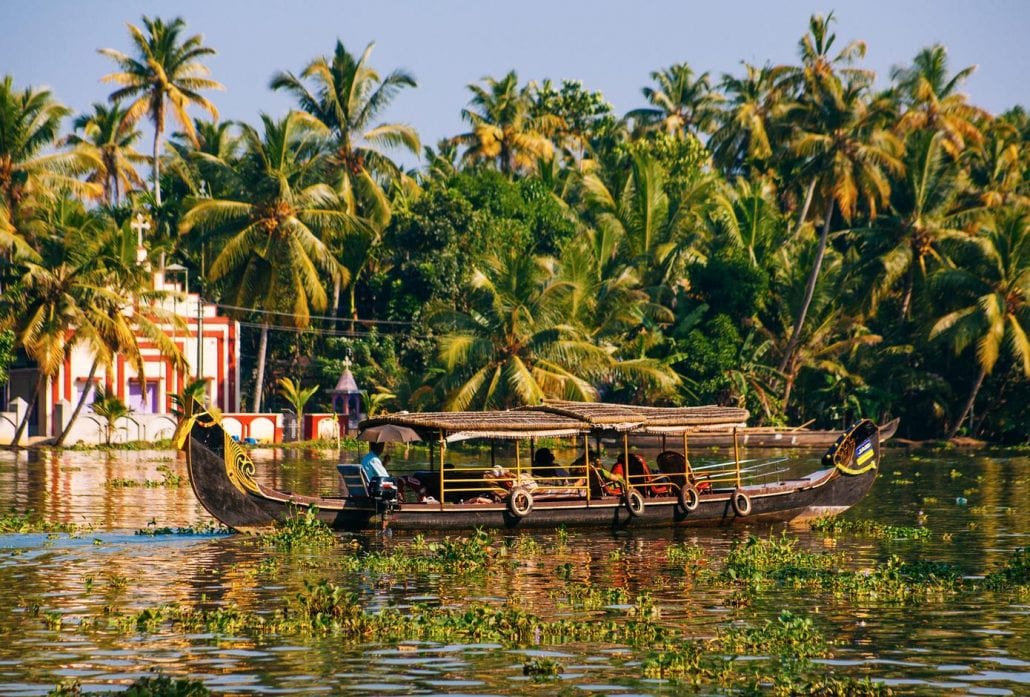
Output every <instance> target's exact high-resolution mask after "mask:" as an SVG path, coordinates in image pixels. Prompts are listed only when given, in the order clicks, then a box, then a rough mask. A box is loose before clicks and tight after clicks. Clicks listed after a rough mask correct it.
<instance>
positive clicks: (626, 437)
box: [622, 431, 633, 494]
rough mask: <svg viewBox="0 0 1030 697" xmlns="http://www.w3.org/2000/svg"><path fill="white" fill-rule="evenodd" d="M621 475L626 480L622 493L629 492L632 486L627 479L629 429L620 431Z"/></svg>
mask: <svg viewBox="0 0 1030 697" xmlns="http://www.w3.org/2000/svg"><path fill="white" fill-rule="evenodd" d="M622 476H623V478H624V479H625V480H626V489H627V491H624V492H622V493H624V494H629V491H628V490H629V489H632V488H633V484H632V483H631V482H630V479H629V431H623V432H622Z"/></svg>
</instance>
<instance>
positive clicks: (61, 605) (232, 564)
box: [0, 450, 1030, 695]
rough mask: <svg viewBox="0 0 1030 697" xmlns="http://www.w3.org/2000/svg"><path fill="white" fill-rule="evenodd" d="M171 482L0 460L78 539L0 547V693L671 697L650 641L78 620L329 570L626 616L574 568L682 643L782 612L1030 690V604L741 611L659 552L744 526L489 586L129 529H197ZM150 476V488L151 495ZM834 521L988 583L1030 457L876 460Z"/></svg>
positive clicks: (284, 479)
mask: <svg viewBox="0 0 1030 697" xmlns="http://www.w3.org/2000/svg"><path fill="white" fill-rule="evenodd" d="M762 454H763V455H764V453H762ZM401 455H402V454H401V453H398V454H397V455H396V456H395V462H394V468H395V469H402V468H403V466H404V465H403V461H404V458H403V457H402V456H401ZM320 457H322V456H319V455H318V454H314V453H300V452H294V453H287V454H286V455H283V454H282V453H278V452H277V451H256V452H255V459H256V460H257V461H258V477H259V479H260V480H261V481H263V482H264V483H266V484H269V485H271V486H277V487H280V488H283V489H290V490H294V491H299V492H309V493H316V492H320V493H327V492H336V491H339V489H340V487H339V483H338V482H337V479H336V473H335V461H330V460H327V459H320ZM420 457H422V458H424V457H425V454H424V452H419V451H412V452H410V453H409V458H410V459H413V460H417V459H418V458H420ZM465 457H466V458H469V459H478V460H480V461H482V460H484V459H485V460H488V459H489V457H490V454H489V452H488V451H474V452H471V453H468V454H467V455H466V456H465ZM703 457H707V458H708V459H709V460H713V461H714V460H717V459H718V458H719V457H720V456H719V455H718V454H716V453H695V459H696V460H700V459H701V458H703ZM814 458H815V456H814V455H813V456H812V457H811V458H810V460H809V462H812V461H814ZM559 459H560V460H561V459H562V458H561V457H559ZM172 475H185V464H184V462H183V461H182V460H181V458H179V457H177V456H176V454H174V453H170V452H139V453H123V452H119V453H99V452H91V453H72V452H69V453H63V454H60V455H55V454H52V453H30V454H26V453H22V454H20V455H17V456H15V455H14V454H10V453H3V454H0V500H2V501H4V502H5V504H4V508H5V509H7V510H9V511H14V512H17V513H26V512H30V511H31V512H32V513H33V514H34V515H37V516H39V517H42V518H44V519H46V520H48V521H51V522H55V523H74V524H76V525H77V526H78V531H77V532H76V533H74V534H71V535H69V534H67V533H55V534H50V535H47V534H38V533H32V534H7V535H0V695H38V694H46V693H47V691H49V690H50V689H51V688H53V687H54V686H55V685H56V684H57V683H59V682H61V681H62V680H67V679H78V680H79V681H80V682H81V683H82V685H83V688H84V690H86V689H115V688H117V687H119V686H122V687H124V686H125V685H127V684H129V683H131V682H132V681H133V680H135V679H137V678H139V677H141V676H143V675H148V674H151V671H154V670H159V671H161V672H163V673H165V674H168V675H171V676H178V677H185V676H190V677H192V678H194V679H199V680H202V681H203V682H204V684H205V685H206V686H207V687H208V688H209V689H211V690H212V691H214V692H216V693H220V694H260V693H268V694H319V693H325V694H336V693H340V692H348V693H354V694H427V695H429V694H434V695H435V694H454V695H476V694H505V695H507V694H512V695H513V694H525V693H529V692H532V693H538V694H554V693H558V692H562V691H565V692H567V693H568V694H613V695H633V694H674V693H676V692H677V690H678V688H677V686H676V685H674V684H670V683H667V682H663V681H660V680H653V679H649V678H645V677H643V673H642V669H641V665H642V661H644V660H645V659H646V657H647V655H648V652H647V650H646V649H640V648H637V649H634V648H632V647H627V646H623V645H617V644H613V645H609V644H599V643H582V642H580V643H570V644H560V645H555V646H539V647H530V648H513V647H508V646H501V645H498V644H492V643H468V644H466V643H447V642H418V641H410V642H391V643H387V644H376V643H367V644H351V643H344V642H341V641H340V640H339V639H333V638H317V637H315V638H312V637H303V636H276V635H270V634H258V635H255V636H246V635H244V636H231V635H230V636H225V635H212V634H203V633H198V634H183V633H179V632H177V631H175V630H173V629H170V628H163V629H159V630H158V631H156V632H154V633H142V632H135V631H133V632H120V631H116V630H114V629H110V628H108V627H107V626H102V625H98V627H96V628H89V627H85V626H84V620H87V619H89V618H99V617H105V616H109V615H111V614H117V613H130V612H135V611H139V610H142V609H144V608H155V607H157V606H161V605H167V604H175V605H192V606H196V607H204V608H214V607H228V606H237V607H239V608H241V609H244V610H250V611H258V612H272V611H274V610H275V609H277V608H279V607H281V606H282V605H283V603H284V601H285V599H288V598H292V597H293V596H295V595H296V594H297V593H298V592H299V591H300V590H302V589H303V587H304V582H305V581H306V580H307V581H315V580H318V579H321V578H327V579H328V580H330V581H332V582H334V583H338V584H340V585H345V586H346V587H348V588H349V589H352V590H354V591H356V592H357V593H358V594H359V602H360V603H361V604H362V605H363V606H364V607H367V608H371V609H378V608H384V607H393V608H400V609H402V610H406V609H409V608H412V607H413V606H415V605H416V604H419V605H428V606H430V607H443V608H448V607H460V606H463V605H465V604H467V603H469V602H477V603H486V604H490V605H496V606H500V605H503V604H504V603H505V602H506V601H509V600H510V599H514V602H516V603H517V604H518V605H519V606H521V607H524V608H525V609H527V610H530V611H532V612H533V613H535V614H537V615H539V616H541V617H543V618H545V619H558V618H567V619H580V620H582V619H611V620H614V621H616V622H623V621H627V616H626V608H625V607H620V606H615V607H608V608H600V609H591V610H584V609H575V608H571V607H569V606H568V605H567V604H566V603H564V602H563V601H562V598H561V595H560V594H559V593H556V589H557V588H559V587H560V586H561V585H562V584H563V583H564V581H563V580H562V579H561V578H560V573H559V572H561V569H559V565H562V564H569V565H570V566H568V567H565V572H564V573H565V574H566V575H568V574H571V575H572V577H573V578H574V579H575V580H576V581H580V582H590V583H592V584H594V586H596V587H603V588H622V589H625V590H626V591H627V592H628V594H629V595H630V596H631V597H632V596H635V595H636V594H637V593H640V592H647V593H649V594H650V595H651V596H652V597H653V598H654V601H655V603H656V605H657V606H658V607H659V608H660V610H661V613H662V620H661V621H662V623H663V624H665V625H667V626H670V627H673V628H676V629H677V630H680V631H682V632H683V633H684V634H685V635H686V636H687V637H691V638H695V637H698V638H704V637H711V636H714V635H715V634H716V633H718V632H719V631H720V630H722V629H724V628H726V627H728V626H743V625H757V624H761V623H762V622H764V621H765V620H766V619H771V618H776V617H777V616H778V615H779V614H780V612H781V611H783V610H785V609H786V610H791V611H793V612H795V613H799V614H803V615H805V616H806V617H811V618H812V619H813V622H814V623H815V626H816V627H817V628H818V629H819V630H820V631H822V632H823V633H824V634H825V635H826V636H827V637H828V638H830V639H832V640H833V642H834V645H833V647H832V651H831V656H830V657H828V658H821V659H817V662H818V663H819V664H820V667H821V668H823V669H825V671H826V672H830V671H833V672H834V673H835V674H836V675H839V676H850V677H854V678H865V677H869V678H872V679H874V680H880V681H885V682H886V683H887V684H889V685H891V686H892V687H893V688H894V689H895V690H896V691H898V692H900V693H903V694H927V695H929V694H942V693H944V694H1014V695H1019V694H1024V695H1025V694H1030V598H1027V597H1026V596H1023V597H1020V596H1018V595H1017V594H1014V593H1005V592H999V593H983V592H976V593H970V592H962V593H959V594H958V595H955V596H949V597H945V598H939V599H936V598H929V599H924V600H920V601H918V602H913V601H906V602H904V603H898V602H877V601H876V600H861V601H856V600H852V599H847V598H838V597H833V595H832V594H830V593H813V592H812V591H809V590H804V591H793V590H791V589H785V588H769V589H765V590H761V591H758V592H757V594H755V595H754V596H753V597H752V598H751V599H750V600H749V601H747V602H744V603H742V602H740V594H739V593H738V592H737V589H734V588H731V587H727V586H725V585H722V586H720V585H717V584H716V585H704V584H700V585H695V584H694V583H693V582H692V581H691V579H690V578H689V576H688V575H686V574H684V572H683V570H682V568H677V567H676V565H672V564H669V563H668V561H667V559H666V555H665V550H666V549H667V548H668V547H669V546H670V545H673V544H677V543H684V542H685V543H691V544H698V545H701V546H702V547H704V548H705V550H706V557H707V559H706V561H707V562H708V563H709V564H711V565H712V566H714V567H717V566H718V565H719V563H720V561H721V559H723V558H724V557H725V555H726V553H727V551H728V549H729V547H730V545H731V544H732V542H733V541H734V540H735V539H738V538H739V537H740V536H741V535H746V534H747V531H742V530H739V529H732V530H704V531H695V530H689V529H687V530H661V531H646V532H633V533H620V534H617V535H613V534H612V533H611V532H609V531H596V532H589V533H588V532H575V533H573V534H571V535H570V537H569V540H568V543H567V546H566V547H565V549H564V551H563V552H562V553H561V554H560V555H559V554H554V553H550V552H546V551H544V552H541V553H535V554H534V553H527V554H524V555H518V554H516V555H513V558H512V561H511V562H510V563H503V564H496V565H493V566H491V567H490V568H489V570H488V571H487V572H485V573H482V574H473V575H469V574H463V573H461V572H455V573H443V574H440V573H422V574H419V573H412V574H388V575H376V574H370V573H361V572H358V573H353V572H348V571H344V570H342V569H341V568H340V567H339V566H338V565H334V564H331V563H327V561H326V559H325V558H324V556H321V555H324V554H325V552H320V553H311V552H288V551H282V550H276V549H270V548H268V547H267V546H264V545H261V544H257V543H256V542H255V540H254V539H253V538H248V537H245V536H241V535H221V534H200V535H165V536H157V537H148V536H140V535H136V534H135V532H136V531H137V530H139V529H145V528H148V527H150V528H155V527H163V526H168V527H172V528H176V527H187V526H195V525H202V524H204V523H206V522H208V521H209V518H208V517H207V515H206V513H205V512H204V511H203V510H202V508H201V507H200V506H199V504H198V503H197V502H196V500H195V498H194V497H193V494H192V492H191V490H190V488H189V486H188V485H185V486H180V487H175V486H162V485H161V483H162V482H167V481H168V477H169V476H172ZM112 482H116V483H121V484H123V485H124V484H126V483H136V484H139V485H141V486H112V485H111V483H112ZM147 482H149V483H150V484H151V486H149V487H147V486H142V484H144V483H147ZM847 517H848V518H850V519H855V520H859V519H862V520H875V521H879V522H883V523H890V524H895V525H904V526H918V525H925V526H926V527H928V528H930V529H931V530H932V532H933V535H932V537H931V538H930V539H929V540H925V541H916V540H898V541H887V540H876V539H868V538H863V537H861V536H850V535H842V536H840V537H839V539H837V540H836V547H835V549H836V550H838V551H840V550H845V551H846V552H847V564H848V565H849V566H850V567H852V568H854V569H866V568H873V567H875V566H877V565H879V564H882V563H883V562H884V560H885V559H886V558H887V557H888V556H889V555H892V554H896V555H898V556H900V557H901V558H903V559H907V560H918V559H923V560H933V561H941V562H947V563H950V564H955V565H958V566H959V567H960V568H961V569H962V571H963V573H965V574H968V575H970V576H979V575H982V574H984V573H986V572H989V571H991V570H993V569H996V568H998V567H999V566H1001V565H1002V564H1004V563H1005V561H1006V560H1007V559H1008V558H1009V556H1010V555H1011V553H1012V552H1013V550H1015V549H1017V548H1019V547H1025V546H1030V457H1028V456H1027V455H1025V454H1018V453H1007V452H998V453H988V452H972V453H965V452H961V453H958V452H956V453H944V454H937V453H934V454H928V453H920V454H918V455H908V454H906V453H905V452H903V451H900V450H889V451H887V454H886V459H885V463H884V468H883V470H882V471H881V476H880V477H879V479H878V480H877V483H876V485H875V487H874V489H873V491H872V492H871V494H870V495H869V496H868V497H867V498H866V499H865V500H864V501H862V503H861V504H859V505H858V506H856V507H855V508H854V509H853V510H852V511H850V512H849V513H848V514H847ZM782 529H783V528H782V526H781V527H780V528H776V529H775V530H774V532H775V533H776V534H778V533H779V531H780V530H782ZM758 534H760V535H763V536H765V535H768V534H769V531H768V529H762V530H761V531H759V532H758ZM788 534H789V535H791V536H793V537H796V538H797V539H798V541H799V545H800V546H802V547H804V548H808V549H813V550H820V549H827V548H828V547H827V545H832V544H833V543H832V542H828V541H827V540H826V539H825V538H826V535H824V534H819V533H813V532H811V531H808V530H807V529H791V530H789V531H788ZM430 539H433V538H432V536H430ZM533 541H535V542H536V543H537V544H538V546H539V547H540V548H541V549H542V550H547V549H552V548H553V545H554V544H555V535H554V534H553V533H551V534H538V535H535V536H534V538H533ZM410 542H411V538H405V537H402V536H400V535H396V536H392V537H385V538H383V537H379V538H376V537H373V538H361V539H358V540H355V541H354V543H353V545H351V544H345V545H341V546H340V547H338V548H337V549H335V550H333V551H332V552H331V554H333V555H346V554H353V553H354V552H353V551H352V547H353V546H355V545H356V546H361V545H365V546H370V547H372V548H385V549H391V548H397V547H400V546H403V545H406V544H409V543H410ZM755 658H760V657H755ZM534 659H552V660H556V661H558V662H559V663H560V664H561V666H562V670H561V675H560V676H559V677H558V678H556V679H553V680H549V681H544V682H534V681H533V680H532V679H531V678H530V677H527V676H526V675H524V674H523V665H524V664H525V663H526V662H527V661H531V660H534ZM713 689H714V690H716V691H717V688H713V687H712V686H711V685H709V686H708V687H706V688H705V690H708V691H711V690H713Z"/></svg>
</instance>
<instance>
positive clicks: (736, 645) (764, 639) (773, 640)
mask: <svg viewBox="0 0 1030 697" xmlns="http://www.w3.org/2000/svg"><path fill="white" fill-rule="evenodd" d="M718 644H719V646H720V647H721V648H722V649H723V650H725V651H727V652H729V653H735V654H739V655H751V656H755V655H775V656H779V657H780V658H781V659H783V660H785V661H787V662H790V663H807V662H808V661H811V660H812V659H813V658H823V657H825V656H827V655H829V651H830V645H829V642H827V640H826V638H825V637H824V636H823V634H822V632H820V631H819V630H818V629H817V628H816V626H815V623H814V622H813V621H812V619H811V618H809V617H803V616H801V615H795V614H794V613H792V612H789V611H786V610H784V611H783V612H781V613H780V615H779V617H777V618H776V619H775V620H766V621H765V622H764V623H763V624H761V625H759V626H757V627H755V626H752V627H732V628H730V629H728V630H727V631H725V632H724V633H723V634H722V635H721V636H720V637H719V640H718Z"/></svg>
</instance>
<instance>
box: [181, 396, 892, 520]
mask: <svg viewBox="0 0 1030 697" xmlns="http://www.w3.org/2000/svg"><path fill="white" fill-rule="evenodd" d="M746 419H747V412H746V411H745V410H742V409H727V408H721V407H690V408H660V407H636V406H623V405H604V404H586V403H577V402H548V403H545V404H544V405H542V406H539V407H532V408H524V409H519V410H514V411H506V412H440V413H411V414H406V413H402V414H391V415H388V416H382V417H377V418H374V419H370V420H367V421H365V422H363V423H362V424H361V425H360V426H359V428H362V429H366V428H371V427H377V426H383V425H387V424H393V425H396V426H402V427H407V428H410V429H413V430H414V431H416V432H417V433H418V434H420V436H421V437H422V439H423V440H424V441H426V442H428V443H429V444H430V446H431V448H430V461H432V462H434V465H433V468H432V469H429V470H426V471H419V472H415V473H412V474H409V475H407V476H406V477H405V478H404V481H406V482H407V483H408V484H409V486H408V487H407V489H408V491H407V495H408V496H411V494H412V490H416V489H417V490H420V491H421V495H420V496H419V499H418V500H410V499H408V498H400V499H398V500H393V501H391V500H383V499H377V498H373V497H372V496H370V495H369V491H370V489H369V487H368V482H366V481H364V479H363V477H362V475H361V474H360V468H359V467H358V466H357V465H353V464H343V465H341V466H340V471H341V474H342V475H343V476H344V481H345V483H346V489H347V493H346V494H345V495H342V496H333V497H329V496H307V495H302V494H297V493H291V492H287V491H278V490H275V489H271V488H269V487H267V486H264V485H262V484H260V483H258V482H257V481H256V480H255V478H254V464H253V462H252V461H251V460H250V458H249V457H248V456H247V454H246V453H245V451H244V450H243V449H242V448H241V447H240V445H239V444H238V443H236V442H235V441H234V440H233V439H232V438H231V437H230V436H229V435H228V434H227V433H226V432H225V430H224V429H223V428H222V427H221V425H220V424H219V423H218V419H217V418H216V417H215V416H213V415H211V414H207V413H202V414H200V415H198V416H196V417H190V418H189V419H188V421H185V422H184V423H183V424H182V425H181V427H180V434H179V436H177V438H178V441H179V443H180V445H181V446H183V448H184V450H185V451H186V454H187V462H188V466H189V477H190V483H191V485H192V487H193V491H194V493H195V494H196V496H197V498H198V499H199V500H200V502H201V503H202V504H203V506H204V507H205V508H206V509H207V510H208V511H209V512H210V513H211V515H213V516H214V517H215V518H217V519H218V520H219V521H221V522H222V523H224V524H225V525H227V526H229V527H231V528H235V529H237V530H241V531H256V530H260V529H262V528H267V527H269V526H271V525H272V524H274V523H275V522H276V521H282V520H285V519H287V518H290V517H291V516H294V515H297V513H298V512H303V511H306V510H308V509H312V510H317V516H318V518H319V519H321V520H322V521H324V522H325V523H327V524H328V525H330V526H331V527H333V528H334V529H338V530H349V531H361V530H375V529H380V528H383V527H386V526H389V527H391V528H394V529H400V530H422V531H425V530H434V529H435V530H457V529H472V528H476V527H484V528H501V529H523V528H540V527H543V528H553V527H556V526H559V525H566V526H598V527H599V526H605V527H616V528H618V527H652V526H725V525H735V524H743V523H770V522H783V521H803V520H809V519H814V518H819V517H826V516H832V515H836V514H839V513H841V512H843V511H845V510H847V509H848V508H849V507H850V506H852V505H854V504H855V503H856V502H858V501H859V500H860V499H861V498H862V497H863V496H865V495H866V493H867V492H868V491H869V489H870V487H871V486H872V484H873V480H874V479H875V477H876V473H877V470H878V467H879V463H880V435H879V430H878V428H877V427H876V425H875V424H873V423H872V422H871V421H862V422H860V423H858V424H856V425H855V426H854V427H852V428H851V429H849V430H848V431H847V432H846V433H844V434H842V435H841V436H840V437H839V438H838V440H837V441H836V442H835V443H834V444H832V445H831V446H830V447H829V449H828V450H827V451H826V453H825V455H824V456H823V458H822V465H821V467H820V468H819V469H817V470H815V471H813V472H811V473H809V474H807V475H805V476H801V477H798V478H794V479H784V480H779V481H764V482H750V483H749V481H748V477H747V474H748V472H747V468H746V467H743V464H744V463H743V462H742V461H741V460H740V457H739V451H738V452H736V453H735V457H734V461H733V462H732V463H728V464H727V466H725V467H721V468H719V469H717V470H710V469H708V470H703V471H702V468H697V469H695V468H693V467H692V466H691V464H690V460H689V451H688V445H689V443H690V439H691V438H692V434H694V433H696V432H698V431H699V430H704V429H710V428H713V427H721V428H723V429H726V428H729V427H732V426H734V425H742V424H743V423H744V422H746ZM631 434H632V435H636V434H648V435H652V436H659V437H661V438H662V439H663V440H667V439H669V438H672V439H673V440H676V441H679V443H680V444H681V446H682V448H681V450H679V451H675V450H669V451H666V452H663V453H662V454H661V455H659V457H658V458H657V459H656V462H658V463H660V465H661V466H660V468H659V469H656V470H654V471H648V470H647V469H644V468H641V467H639V466H636V467H635V465H634V464H633V463H634V462H636V460H635V459H634V457H635V455H634V454H633V453H631V452H630V448H629V439H630V435H631ZM613 435H615V436H616V437H619V438H621V439H622V446H623V452H622V454H621V456H620V463H630V464H628V465H626V470H625V471H624V472H619V471H617V470H618V469H619V468H618V467H615V468H613V470H615V471H610V470H609V469H607V468H605V467H603V466H602V465H601V463H600V461H599V460H598V459H597V458H596V453H597V452H599V450H592V448H591V441H593V442H594V443H595V447H596V445H597V444H599V443H600V441H601V438H602V437H606V438H607V437H611V436H613ZM470 438H484V439H489V440H491V441H493V442H496V441H498V440H508V441H514V446H515V458H514V460H515V462H514V467H512V468H507V469H506V468H501V467H499V466H498V465H496V464H492V465H491V466H478V467H459V468H452V467H448V466H447V464H446V463H445V453H446V450H447V444H448V443H453V442H456V441H460V440H466V439H470ZM539 438H548V439H554V438H567V439H572V441H573V443H575V444H576V447H577V450H578V448H579V447H582V451H579V452H581V453H582V455H581V457H580V459H579V461H578V467H577V468H575V469H574V470H573V471H570V472H568V473H566V474H565V476H554V473H553V472H541V471H539V470H534V469H533V467H532V465H530V464H529V463H526V462H524V460H525V457H524V455H523V451H522V446H523V444H524V443H525V441H530V448H531V449H532V442H533V441H534V439H539ZM434 453H435V458H434ZM491 453H493V450H491ZM663 458H664V459H663ZM637 460H639V458H637ZM641 462H642V461H641ZM574 464H576V463H574Z"/></svg>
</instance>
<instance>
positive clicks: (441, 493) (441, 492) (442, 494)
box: [440, 429, 447, 511]
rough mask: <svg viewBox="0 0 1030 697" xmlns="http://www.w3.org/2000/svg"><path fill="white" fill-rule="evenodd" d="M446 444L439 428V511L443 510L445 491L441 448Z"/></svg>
mask: <svg viewBox="0 0 1030 697" xmlns="http://www.w3.org/2000/svg"><path fill="white" fill-rule="evenodd" d="M446 444H447V441H445V440H444V437H443V430H442V429H441V430H440V510H441V511H442V510H443V502H444V500H445V496H444V495H445V493H446V492H445V491H444V479H443V449H444V446H445V445H446Z"/></svg>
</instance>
